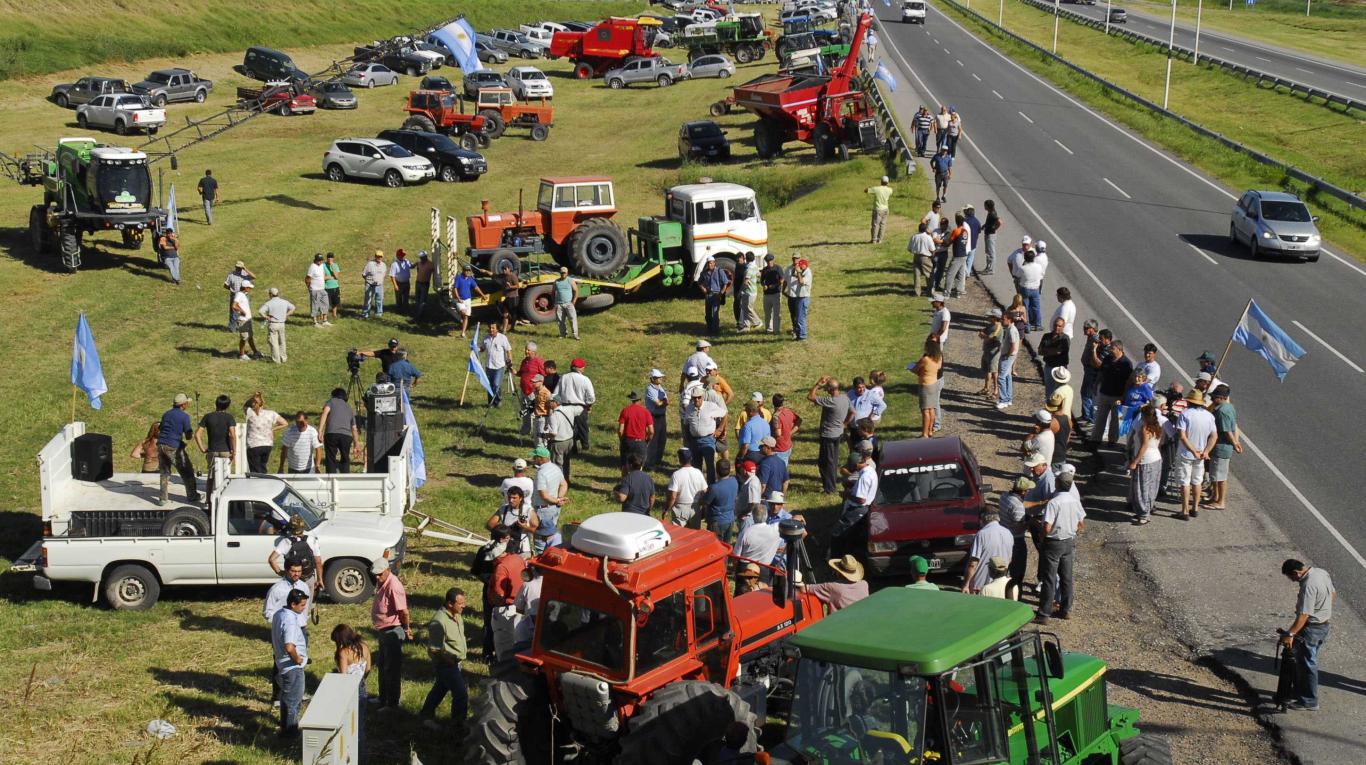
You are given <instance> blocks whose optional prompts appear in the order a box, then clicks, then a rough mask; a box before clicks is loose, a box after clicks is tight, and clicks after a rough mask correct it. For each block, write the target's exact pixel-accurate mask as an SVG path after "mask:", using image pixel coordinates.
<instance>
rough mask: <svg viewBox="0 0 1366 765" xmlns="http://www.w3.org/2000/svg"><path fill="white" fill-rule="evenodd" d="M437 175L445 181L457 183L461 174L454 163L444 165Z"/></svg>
mask: <svg viewBox="0 0 1366 765" xmlns="http://www.w3.org/2000/svg"><path fill="white" fill-rule="evenodd" d="M437 177H438V178H440V179H441V180H442V181H444V182H445V183H455V182H456V181H458V180H460V174H459V173H457V172H456V171H455V166H454V165H442V166H441V171H440V172H439V173H438V174H437Z"/></svg>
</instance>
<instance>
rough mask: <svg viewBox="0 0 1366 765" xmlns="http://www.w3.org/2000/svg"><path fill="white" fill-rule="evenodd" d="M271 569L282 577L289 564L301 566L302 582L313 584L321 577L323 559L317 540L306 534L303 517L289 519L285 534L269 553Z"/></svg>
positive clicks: (306, 528) (296, 516) (306, 529)
mask: <svg viewBox="0 0 1366 765" xmlns="http://www.w3.org/2000/svg"><path fill="white" fill-rule="evenodd" d="M268 562H269V563H270V567H271V569H272V570H273V571H274V572H275V573H277V574H280V575H281V576H283V575H284V574H285V571H286V569H287V568H288V566H289V565H290V564H291V563H298V564H300V565H301V566H303V580H304V581H306V582H308V583H310V584H313V583H315V582H317V577H319V576H321V575H322V570H323V559H322V553H321V551H320V550H319V549H318V538H317V537H316V536H314V535H313V534H310V533H309V532H308V527H307V526H306V525H304V519H303V516H299V515H295V516H293V517H291V518H290V519H289V526H287V527H286V528H285V533H284V534H282V535H281V536H280V538H279V539H278V540H276V542H275V549H273V550H271V552H270V559H269V561H268Z"/></svg>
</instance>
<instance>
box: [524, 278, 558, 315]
mask: <svg viewBox="0 0 1366 765" xmlns="http://www.w3.org/2000/svg"><path fill="white" fill-rule="evenodd" d="M522 318H524V319H526V320H527V321H529V322H531V323H532V324H549V323H550V322H552V321H554V320H555V287H554V285H551V284H536V285H533V286H530V287H527V288H526V289H524V290H522Z"/></svg>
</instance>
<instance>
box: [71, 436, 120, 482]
mask: <svg viewBox="0 0 1366 765" xmlns="http://www.w3.org/2000/svg"><path fill="white" fill-rule="evenodd" d="M113 475H114V439H112V438H110V437H109V436H106V435H104V434H103V433H86V434H85V435H83V436H77V437H76V440H75V441H72V442H71V477H72V478H75V479H76V480H77V481H105V480H108V479H109V478H110V477H112V476H113Z"/></svg>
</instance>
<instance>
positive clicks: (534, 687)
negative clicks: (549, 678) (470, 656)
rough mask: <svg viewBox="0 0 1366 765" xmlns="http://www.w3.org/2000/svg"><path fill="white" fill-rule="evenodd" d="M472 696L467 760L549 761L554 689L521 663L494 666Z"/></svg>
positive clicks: (492, 763) (524, 764)
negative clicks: (550, 691) (551, 689)
mask: <svg viewBox="0 0 1366 765" xmlns="http://www.w3.org/2000/svg"><path fill="white" fill-rule="evenodd" d="M492 674H493V676H492V677H490V678H489V679H488V680H485V681H484V686H483V688H482V689H481V690H482V692H481V693H480V694H479V697H478V698H476V699H475V700H474V709H473V711H474V715H473V720H472V722H471V724H470V735H469V738H468V739H467V740H468V744H466V746H467V747H468V749H467V750H466V752H465V757H464V761H465V762H467V763H475V764H476V765H549V764H550V762H551V754H552V752H551V750H550V747H549V742H550V740H551V726H552V725H553V723H552V722H551V717H550V694H549V693H548V692H547V691H546V688H545V682H544V681H543V680H541V679H540V678H538V677H535V676H532V675H528V674H526V673H524V672H522V671H521V670H520V669H518V668H517V667H515V666H514V667H502V668H499V669H494V670H493V672H492Z"/></svg>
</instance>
